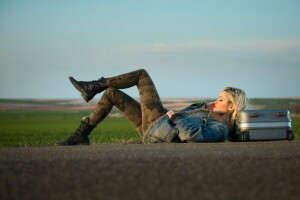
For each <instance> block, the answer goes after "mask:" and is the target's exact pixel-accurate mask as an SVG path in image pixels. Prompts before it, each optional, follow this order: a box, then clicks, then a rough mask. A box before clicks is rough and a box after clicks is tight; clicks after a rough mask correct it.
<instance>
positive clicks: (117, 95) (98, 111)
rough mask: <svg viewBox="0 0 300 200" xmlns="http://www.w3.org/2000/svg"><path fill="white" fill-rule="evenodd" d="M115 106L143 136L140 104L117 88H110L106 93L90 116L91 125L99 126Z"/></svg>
mask: <svg viewBox="0 0 300 200" xmlns="http://www.w3.org/2000/svg"><path fill="white" fill-rule="evenodd" d="M113 106H116V107H117V108H118V109H119V110H120V111H122V112H123V113H124V115H125V116H126V118H127V119H129V120H130V121H131V123H132V124H133V125H134V126H135V127H136V130H137V131H138V133H139V134H140V135H141V136H143V132H142V112H141V105H140V103H139V102H137V101H136V100H134V99H133V98H131V97H130V96H128V95H127V94H125V93H124V92H122V91H120V90H118V89H115V88H108V89H107V90H106V91H105V92H104V94H103V95H102V97H101V99H100V101H99V102H98V104H97V105H96V106H95V108H94V109H93V111H92V112H91V114H90V115H89V119H90V121H89V124H90V125H91V126H97V124H99V123H100V122H101V121H102V120H103V119H105V118H106V116H107V115H108V114H109V113H110V111H111V109H112V107H113Z"/></svg>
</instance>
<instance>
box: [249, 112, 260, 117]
mask: <svg viewBox="0 0 300 200" xmlns="http://www.w3.org/2000/svg"><path fill="white" fill-rule="evenodd" d="M258 116H259V114H258V113H250V117H258Z"/></svg>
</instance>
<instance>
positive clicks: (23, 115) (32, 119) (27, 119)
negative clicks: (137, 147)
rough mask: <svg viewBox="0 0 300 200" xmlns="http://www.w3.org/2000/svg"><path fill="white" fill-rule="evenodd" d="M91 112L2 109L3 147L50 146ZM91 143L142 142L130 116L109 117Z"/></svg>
mask: <svg viewBox="0 0 300 200" xmlns="http://www.w3.org/2000/svg"><path fill="white" fill-rule="evenodd" d="M87 114H88V112H83V111H30V112H29V111H17V112H12V111H9V112H0V147H12V146H46V145H52V144H54V143H55V142H58V141H61V140H64V139H65V138H66V137H68V136H69V135H70V134H71V133H72V132H73V131H74V130H75V129H76V128H77V127H78V125H79V124H80V121H81V118H82V117H83V116H86V115H87ZM90 139H91V143H92V144H97V143H122V142H130V143H136V142H141V137H140V136H139V135H138V134H137V132H136V130H135V128H134V127H133V126H132V125H131V124H130V122H129V121H128V120H127V119H124V118H120V119H114V118H108V119H105V120H104V121H103V123H101V124H99V125H98V126H97V127H96V128H95V129H94V131H93V133H92V135H91V137H90Z"/></svg>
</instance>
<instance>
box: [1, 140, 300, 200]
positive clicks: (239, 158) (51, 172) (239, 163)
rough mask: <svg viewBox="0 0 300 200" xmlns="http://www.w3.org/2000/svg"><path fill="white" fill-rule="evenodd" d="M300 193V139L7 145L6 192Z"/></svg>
mask: <svg viewBox="0 0 300 200" xmlns="http://www.w3.org/2000/svg"><path fill="white" fill-rule="evenodd" d="M299 197H300V141H292V142H289V141H272V142H247V143H230V142H225V143H204V144H203V143H195V144H149V145H145V144H118V145H116V144H102V145H90V146H74V147H55V146H49V147H18V148H0V199H1V200H7V199H14V200H15V199H22V200H23V199H30V200H32V199H105V200H110V199H124V200H130V199H138V200H143V199H154V200H158V199H164V200H165V199H172V200H176V199H187V200H190V199H191V200H192V199H214V200H215V199H255V200H257V199H272V200H274V199H280V200H285V199H287V200H293V199H295V200H296V199H299Z"/></svg>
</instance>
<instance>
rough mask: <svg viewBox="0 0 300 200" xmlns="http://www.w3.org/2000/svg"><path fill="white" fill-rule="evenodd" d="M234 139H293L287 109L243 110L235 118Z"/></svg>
mask: <svg viewBox="0 0 300 200" xmlns="http://www.w3.org/2000/svg"><path fill="white" fill-rule="evenodd" d="M236 125H237V126H236V131H235V136H234V137H233V138H232V139H233V140H234V141H242V142H245V141H261V140H293V139H294V134H293V132H292V130H291V128H292V125H291V118H290V112H289V111H288V110H284V109H281V110H243V111H241V112H239V114H238V116H237V120H236Z"/></svg>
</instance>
